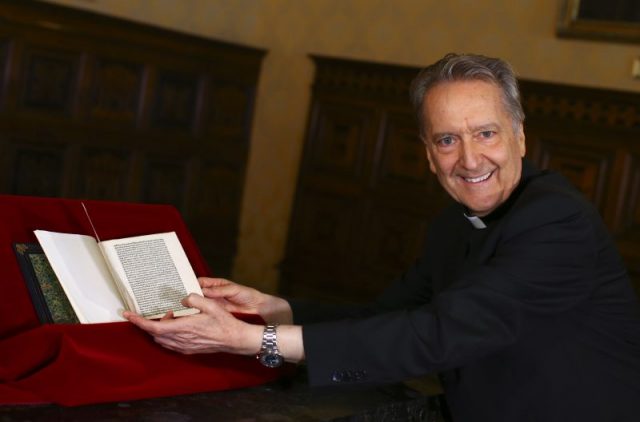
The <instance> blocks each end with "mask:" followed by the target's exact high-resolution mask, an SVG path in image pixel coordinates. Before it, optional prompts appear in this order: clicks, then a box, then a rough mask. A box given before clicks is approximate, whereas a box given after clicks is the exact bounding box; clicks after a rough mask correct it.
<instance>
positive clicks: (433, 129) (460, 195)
mask: <svg viewBox="0 0 640 422" xmlns="http://www.w3.org/2000/svg"><path fill="white" fill-rule="evenodd" d="M501 95H502V93H501V90H500V88H499V87H498V86H496V85H494V84H492V83H488V82H484V81H459V82H445V83H441V84H439V85H436V86H435V87H434V88H432V89H431V90H430V91H428V92H427V94H426V97H425V101H424V104H425V108H424V111H423V112H424V113H425V116H424V117H425V122H426V130H425V134H424V141H425V144H426V151H427V158H428V160H429V168H430V169H431V171H432V172H433V173H434V174H435V175H436V176H437V177H438V180H439V181H440V184H442V186H443V187H444V188H445V189H446V191H447V192H448V193H449V195H451V196H452V197H453V199H455V200H456V201H458V202H460V203H462V204H464V205H466V207H467V208H468V209H469V211H471V213H472V214H474V215H477V216H484V215H487V214H489V213H490V212H491V211H493V210H494V209H496V208H497V207H498V206H499V205H500V204H502V203H503V202H504V201H505V200H506V199H507V198H508V197H509V195H510V194H511V192H512V191H513V189H514V188H515V187H516V185H517V184H518V181H519V180H520V172H521V168H522V162H521V157H523V156H524V153H525V145H524V132H523V129H522V124H520V125H518V127H517V128H516V129H515V130H514V126H513V121H512V119H511V116H510V115H509V114H508V113H507V111H506V109H505V107H504V105H503V102H502V96H501Z"/></svg>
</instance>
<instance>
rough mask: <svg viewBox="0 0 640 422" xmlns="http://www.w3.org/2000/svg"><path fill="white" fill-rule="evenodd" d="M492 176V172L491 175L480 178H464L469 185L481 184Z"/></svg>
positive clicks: (487, 174)
mask: <svg viewBox="0 0 640 422" xmlns="http://www.w3.org/2000/svg"><path fill="white" fill-rule="evenodd" d="M492 174H493V171H490V172H489V173H486V174H483V175H482V176H478V177H463V179H464V181H465V182H467V183H480V182H484V181H485V180H487V179H488V178H490V177H491V175H492Z"/></svg>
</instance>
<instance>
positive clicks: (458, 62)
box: [410, 53, 524, 137]
mask: <svg viewBox="0 0 640 422" xmlns="http://www.w3.org/2000/svg"><path fill="white" fill-rule="evenodd" d="M474 80H479V81H485V82H489V83H493V84H495V85H497V86H498V87H499V88H500V89H501V90H502V101H503V104H504V107H505V110H506V111H507V112H508V113H509V114H510V115H511V120H512V122H513V128H514V130H516V129H517V128H518V127H519V125H520V124H521V123H522V122H523V121H524V111H523V110H522V104H520V90H519V89H518V81H517V79H516V75H515V73H514V71H513V68H512V67H511V65H509V63H507V62H505V61H504V60H501V59H497V58H491V57H485V56H481V55H476V54H454V53H449V54H447V55H446V56H444V57H443V58H442V59H440V60H438V61H437V62H435V63H434V64H432V65H430V66H428V67H426V68H424V69H423V70H421V71H420V73H418V76H416V77H415V79H414V80H413V82H411V88H410V96H411V103H412V104H413V108H414V111H415V113H416V117H417V118H418V126H419V129H420V136H421V137H423V136H424V134H425V131H426V129H427V127H426V122H425V118H424V109H423V108H424V97H425V95H426V94H427V92H428V91H429V90H430V89H431V88H433V87H435V86H436V85H438V84H440V83H444V82H453V81H474Z"/></svg>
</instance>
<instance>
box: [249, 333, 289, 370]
mask: <svg viewBox="0 0 640 422" xmlns="http://www.w3.org/2000/svg"><path fill="white" fill-rule="evenodd" d="M277 326H278V325H277V324H267V325H266V326H265V327H264V332H263V333H262V347H260V352H258V355H257V356H256V358H258V360H259V361H260V363H261V364H263V365H264V366H266V367H267V368H277V367H279V366H281V365H282V363H283V362H284V358H283V357H282V355H281V354H280V351H279V350H278V338H277V335H276V327H277Z"/></svg>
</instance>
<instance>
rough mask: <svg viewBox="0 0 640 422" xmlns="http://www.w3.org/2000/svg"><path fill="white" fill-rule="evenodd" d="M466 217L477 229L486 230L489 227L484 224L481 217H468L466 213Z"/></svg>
mask: <svg viewBox="0 0 640 422" xmlns="http://www.w3.org/2000/svg"><path fill="white" fill-rule="evenodd" d="M464 216H465V218H466V219H467V220H469V222H470V223H471V225H472V226H473V227H474V228H476V229H486V228H487V225H486V224H484V221H482V219H481V218H480V217H478V216H477V215H467V213H466V212H465V213H464Z"/></svg>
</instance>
